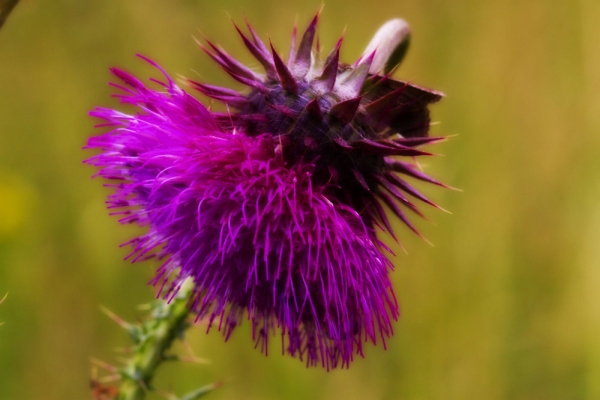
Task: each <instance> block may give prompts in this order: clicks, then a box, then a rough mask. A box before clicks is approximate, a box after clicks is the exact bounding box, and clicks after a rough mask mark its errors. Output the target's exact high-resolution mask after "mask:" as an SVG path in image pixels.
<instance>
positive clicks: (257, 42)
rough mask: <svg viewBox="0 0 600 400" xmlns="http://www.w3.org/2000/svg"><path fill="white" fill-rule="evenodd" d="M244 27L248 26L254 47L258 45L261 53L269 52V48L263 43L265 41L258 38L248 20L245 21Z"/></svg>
mask: <svg viewBox="0 0 600 400" xmlns="http://www.w3.org/2000/svg"><path fill="white" fill-rule="evenodd" d="M246 27H247V28H248V32H250V35H251V36H252V40H253V41H254V44H255V45H256V47H258V48H259V49H260V51H261V52H262V53H263V54H269V49H268V48H267V46H266V45H265V42H263V41H262V40H261V39H260V37H259V36H258V34H257V33H256V31H255V30H254V29H253V28H252V25H250V23H249V22H248V21H246Z"/></svg>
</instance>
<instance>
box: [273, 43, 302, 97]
mask: <svg viewBox="0 0 600 400" xmlns="http://www.w3.org/2000/svg"><path fill="white" fill-rule="evenodd" d="M271 52H272V53H273V63H274V64H275V69H276V70H277V75H279V80H280V81H281V86H282V87H283V88H284V89H285V90H287V91H288V92H290V93H292V94H294V95H298V82H296V78H294V76H293V75H292V73H291V72H290V70H289V69H288V67H286V66H285V64H284V63H283V61H282V60H281V57H279V55H278V54H277V52H276V51H275V48H274V47H273V43H271Z"/></svg>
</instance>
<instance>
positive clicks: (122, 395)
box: [118, 279, 194, 400]
mask: <svg viewBox="0 0 600 400" xmlns="http://www.w3.org/2000/svg"><path fill="white" fill-rule="evenodd" d="M193 286H194V285H193V282H192V281H191V280H189V279H188V280H187V281H185V282H184V283H183V285H182V286H181V288H180V289H179V292H178V293H177V294H176V295H175V297H174V298H173V299H172V300H171V302H170V303H168V302H166V301H162V300H161V301H157V302H156V304H155V305H153V307H152V317H151V319H150V320H148V321H147V322H145V323H143V324H142V325H141V326H133V325H130V327H129V329H128V331H129V334H130V335H131V337H132V339H133V340H134V342H135V343H136V345H135V347H134V349H133V355H132V356H131V359H130V360H129V362H128V363H127V364H126V366H125V368H123V370H122V371H121V376H122V380H121V386H120V388H119V397H118V399H119V400H142V399H144V398H145V396H146V392H148V391H149V390H150V389H151V381H152V377H153V376H154V373H155V372H156V369H157V368H158V366H159V365H160V364H161V363H162V362H163V361H165V360H167V359H168V356H167V355H166V354H165V353H166V351H167V350H168V349H169V348H170V347H171V345H172V344H173V342H174V341H175V340H176V339H181V338H182V337H183V333H184V331H185V330H186V329H187V328H188V327H189V324H188V323H187V322H186V318H187V316H188V314H189V306H188V301H189V298H190V295H191V293H192V290H193Z"/></svg>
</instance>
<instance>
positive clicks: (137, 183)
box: [87, 16, 443, 369]
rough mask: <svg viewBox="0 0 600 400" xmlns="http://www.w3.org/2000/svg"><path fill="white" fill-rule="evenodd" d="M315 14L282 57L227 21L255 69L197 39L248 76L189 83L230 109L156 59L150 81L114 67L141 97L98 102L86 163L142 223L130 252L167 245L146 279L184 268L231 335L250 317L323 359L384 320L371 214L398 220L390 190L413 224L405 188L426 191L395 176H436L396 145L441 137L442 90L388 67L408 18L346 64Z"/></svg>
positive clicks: (379, 253) (387, 290)
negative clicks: (221, 83) (322, 36)
mask: <svg viewBox="0 0 600 400" xmlns="http://www.w3.org/2000/svg"><path fill="white" fill-rule="evenodd" d="M317 19H318V16H317V17H315V18H314V19H313V20H312V22H311V23H310V25H309V26H308V28H307V29H306V31H305V32H304V34H303V35H302V38H301V39H300V40H299V41H298V42H297V41H296V37H295V34H294V37H293V39H292V46H291V50H290V55H289V57H288V59H287V61H284V60H283V58H282V57H281V56H280V55H279V54H278V53H277V52H276V51H275V50H274V48H273V46H272V45H269V46H267V44H265V43H264V42H263V41H261V40H260V39H259V37H258V35H257V34H256V33H255V31H254V30H253V29H252V28H251V27H250V26H249V25H248V33H247V34H245V33H243V32H242V30H241V29H239V28H238V27H237V26H236V30H237V31H238V33H239V35H240V36H241V39H242V41H243V43H244V44H245V46H246V47H247V48H248V50H249V51H250V53H251V54H252V55H253V56H254V57H255V58H256V59H257V60H258V61H259V63H260V64H261V65H262V67H263V69H264V72H263V73H262V74H261V73H258V72H256V71H254V70H252V69H250V68H248V67H246V66H244V65H243V64H241V63H240V62H238V61H237V60H235V59H234V58H233V57H231V56H230V55H229V54H227V53H226V52H225V51H224V50H223V49H221V48H220V47H218V46H216V45H214V44H213V43H212V42H210V41H206V44H205V45H203V44H201V47H202V48H203V49H204V51H206V53H207V54H208V55H209V56H210V57H211V58H212V59H213V60H214V61H216V62H217V63H218V64H219V65H220V66H221V67H222V69H223V70H224V71H226V72H227V73H228V74H229V75H231V77H233V78H234V79H235V80H237V81H239V82H241V83H242V84H244V85H246V86H247V87H248V92H247V93H241V92H237V91H234V90H231V89H227V88H222V87H217V86H212V85H208V84H205V83H200V82H196V81H192V80H190V81H189V82H188V83H189V85H190V87H192V88H193V89H196V90H198V91H200V92H201V93H202V94H204V95H206V96H208V97H210V98H212V99H214V100H217V101H219V102H222V103H224V104H225V105H226V109H227V112H224V113H219V112H214V111H210V110H209V109H207V108H206V107H205V106H204V105H203V104H202V103H201V102H199V101H198V100H197V99H196V98H194V97H193V96H191V95H190V94H189V93H188V92H186V91H184V90H183V89H181V88H179V87H178V86H177V85H176V84H175V83H174V82H173V81H172V80H171V78H169V76H168V75H167V74H166V73H164V72H163V74H164V79H163V80H162V81H158V80H154V83H155V84H159V88H158V89H156V88H152V87H149V86H146V85H145V84H143V83H142V82H141V81H139V80H138V79H136V78H135V77H133V76H131V75H130V74H128V73H126V72H123V71H121V70H119V69H112V73H113V74H114V75H115V76H116V77H117V78H119V79H120V80H121V81H123V83H124V86H117V87H118V88H119V90H120V91H121V93H120V94H119V95H118V97H119V99H120V100H121V102H123V103H127V104H132V105H134V106H136V107H137V108H138V112H137V113H136V114H135V115H130V114H125V113H122V112H119V111H116V110H112V109H96V110H94V111H93V112H92V113H91V114H92V115H94V116H96V117H99V118H101V119H103V120H104V121H105V122H106V123H105V124H103V125H104V126H105V125H109V126H111V127H112V130H110V131H109V132H107V133H105V134H103V135H100V136H97V137H93V138H91V139H90V140H89V142H88V147H90V148H98V149H100V150H101V152H100V154H99V155H97V156H95V157H92V158H90V159H89V160H87V162H88V163H90V164H92V165H95V166H98V167H100V172H99V175H101V176H103V177H104V178H106V179H108V180H110V181H111V184H110V185H111V186H113V187H114V189H115V191H114V193H113V194H112V195H110V196H109V199H108V206H109V208H110V209H115V210H116V212H115V213H116V214H119V215H121V220H120V221H121V222H122V223H132V222H135V223H137V224H140V225H144V226H147V227H148V231H147V233H146V234H144V235H142V236H140V237H138V238H136V239H134V240H133V241H131V244H132V245H133V247H134V251H133V252H132V254H131V255H130V257H131V258H132V260H133V261H139V260H142V259H146V258H151V257H156V258H159V259H161V260H163V263H162V265H161V267H160V268H159V270H158V273H157V275H156V277H155V279H154V280H153V283H155V284H159V285H161V287H164V285H165V284H167V282H170V286H168V287H169V288H170V289H169V290H170V292H171V293H173V292H176V290H177V287H178V284H180V282H182V281H183V279H185V278H187V277H192V278H193V279H194V282H195V285H196V291H195V297H194V301H193V308H194V310H195V311H196V312H197V314H198V317H208V318H209V321H210V324H211V325H213V324H217V325H218V327H219V329H220V330H222V331H223V332H224V335H225V337H226V338H227V337H229V335H230V334H231V332H232V331H233V330H234V328H235V327H236V326H237V325H239V324H240V323H241V322H242V321H243V320H244V319H248V320H250V321H251V324H252V328H253V337H254V339H255V341H256V344H257V346H260V347H261V348H262V350H263V351H264V352H265V353H266V352H267V350H268V339H269V337H270V336H272V335H273V334H280V335H281V336H282V346H283V350H284V351H286V352H288V353H289V354H291V355H292V356H298V357H299V358H301V359H304V360H305V362H306V363H307V365H316V364H321V365H322V366H324V367H325V368H327V369H330V368H335V367H338V366H348V365H349V363H350V362H351V361H352V359H353V357H354V355H355V354H359V355H362V354H363V344H364V343H365V342H368V341H371V342H373V343H375V342H376V341H377V340H378V339H381V340H382V341H385V339H386V338H387V337H389V336H390V335H391V334H392V332H393V329H392V324H391V321H392V320H394V319H396V318H397V316H398V305H397V302H396V299H395V296H394V293H393V290H392V286H391V284H390V280H389V277H388V271H389V270H390V269H391V267H392V265H391V263H390V261H389V260H388V259H387V258H386V256H385V254H384V253H386V252H389V249H387V248H386V247H385V246H384V245H383V244H382V243H381V242H380V241H379V240H378V238H377V236H376V227H379V228H381V229H382V230H383V231H388V232H389V233H391V234H392V235H394V233H393V232H392V228H391V224H390V222H389V219H388V217H387V215H386V213H385V211H384V208H383V206H382V205H386V206H387V207H388V208H389V209H390V210H391V212H392V213H393V214H394V215H396V216H397V217H398V218H400V219H401V220H402V221H403V222H404V223H405V224H406V225H407V226H408V227H409V228H410V229H412V230H413V231H415V232H416V229H415V228H414V226H413V225H412V223H411V222H410V221H409V219H408V218H407V216H406V214H405V210H406V209H409V210H411V211H413V212H416V213H417V214H420V211H419V209H418V208H417V206H416V205H415V204H414V199H416V200H419V201H422V202H425V203H428V204H430V205H434V204H433V203H432V202H431V201H430V200H428V199H427V198H426V197H424V196H423V195H422V194H421V193H419V192H418V191H417V190H416V189H414V188H413V187H412V186H411V185H410V184H409V183H408V182H407V181H406V179H405V178H404V177H405V176H410V177H412V178H416V179H418V180H423V181H427V182H431V183H434V184H437V185H442V184H441V183H439V182H437V181H435V180H433V179H431V178H429V177H428V176H426V175H425V174H423V173H422V172H420V171H419V170H418V169H417V168H415V166H413V165H412V164H411V163H410V162H408V161H406V159H403V158H402V157H416V156H421V155H428V154H429V153H427V152H424V151H422V150H420V149H419V147H420V146H422V145H424V144H428V143H431V142H435V141H437V140H440V138H431V137H428V136H427V132H428V128H429V112H428V110H427V106H428V104H430V103H432V102H435V101H437V100H439V99H440V97H441V96H442V94H441V93H439V92H436V91H432V90H428V89H423V88H420V87H417V86H415V85H412V84H409V83H407V82H402V81H397V80H393V79H392V78H391V77H390V76H389V74H387V73H385V72H383V71H387V72H389V71H390V70H391V69H392V68H393V65H391V64H390V62H391V63H392V64H394V63H395V62H396V61H399V60H400V59H401V57H402V55H403V52H405V51H406V41H405V40H404V39H405V38H406V37H407V27H406V24H405V23H404V22H403V21H400V20H395V21H396V22H392V23H388V24H387V25H385V26H384V28H385V29H387V30H390V29H391V31H392V32H396V34H395V35H392V36H393V37H391V38H390V40H394V38H396V39H397V38H398V35H403V36H402V38H404V39H403V40H399V41H398V43H396V44H395V45H392V46H389V43H387V42H386V40H385V38H384V39H383V40H382V38H381V36H382V35H381V34H379V38H378V36H377V35H376V37H375V38H374V42H375V45H373V44H372V45H371V46H370V47H369V48H371V47H375V48H374V49H373V50H372V51H371V50H369V51H368V52H367V54H365V55H364V56H363V57H361V58H360V59H359V60H358V61H357V62H355V63H354V64H352V65H346V64H342V63H341V62H340V60H339V55H340V46H341V42H342V41H341V39H340V41H338V43H337V44H336V46H335V47H334V49H333V50H332V51H331V52H330V53H329V55H327V56H326V57H325V58H324V59H321V58H320V57H319V54H318V53H319V50H318V49H315V46H314V44H313V43H314V41H315V32H316V25H317ZM398 21H400V22H398ZM383 36H384V37H385V35H383ZM377 44H381V46H377ZM386 44H387V45H388V48H385V45H386ZM378 49H382V53H380V54H384V55H383V56H381V55H380V56H379V57H378V55H377V54H378V53H377V51H378ZM146 60H147V61H148V62H149V63H151V64H152V65H154V66H155V67H156V68H158V69H160V67H158V65H156V64H155V63H154V62H152V61H150V60H148V59H146ZM390 60H392V61H390ZM393 60H396V61H393ZM380 70H383V71H380ZM161 71H162V70H161ZM380 73H384V74H383V75H382V74H380ZM442 186H443V185H442ZM434 206H435V205H434ZM171 276H174V278H170V277H171Z"/></svg>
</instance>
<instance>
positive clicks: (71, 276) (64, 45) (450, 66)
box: [0, 0, 600, 400]
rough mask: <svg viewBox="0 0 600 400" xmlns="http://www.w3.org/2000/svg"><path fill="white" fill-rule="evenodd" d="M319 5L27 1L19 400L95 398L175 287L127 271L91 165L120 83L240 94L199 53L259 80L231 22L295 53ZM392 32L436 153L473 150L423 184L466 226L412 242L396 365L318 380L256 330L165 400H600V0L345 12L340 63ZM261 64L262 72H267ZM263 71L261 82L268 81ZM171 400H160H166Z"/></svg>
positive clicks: (22, 31)
mask: <svg viewBox="0 0 600 400" xmlns="http://www.w3.org/2000/svg"><path fill="white" fill-rule="evenodd" d="M320 4H321V0H293V1H288V2H285V3H284V2H282V1H274V0H252V1H250V0H240V1H233V0H226V1H219V2H216V1H215V2H209V1H201V0H172V1H165V0H163V1H159V0H144V1H141V0H137V1H135V0H130V1H121V0H86V1H81V0H55V1H42V0H21V2H20V3H19V5H18V6H17V7H16V8H15V10H14V12H13V14H12V15H11V16H10V18H9V19H8V21H7V23H6V24H5V26H4V27H3V28H2V30H0V298H1V297H2V296H3V295H4V293H6V292H9V295H8V298H7V299H6V301H5V302H4V303H3V304H1V305H0V321H4V322H5V324H4V325H3V326H2V327H0V399H3V400H4V399H6V400H13V399H14V400H38V399H39V400H71V399H74V400H77V399H87V398H91V394H90V392H89V381H90V377H91V365H90V361H89V358H90V357H96V358H99V359H102V360H105V361H107V362H114V363H116V362H117V361H116V360H117V359H118V357H119V356H120V355H119V353H117V352H115V348H117V347H123V346H126V345H127V343H128V342H127V337H126V334H125V332H123V331H122V330H121V329H120V328H118V327H117V326H116V325H115V324H114V323H112V322H111V321H110V320H109V319H108V318H106V317H105V316H104V315H103V314H102V313H101V312H100V311H99V305H105V306H107V307H108V308H110V309H111V310H112V311H114V312H116V313H117V314H119V315H121V316H123V317H125V318H129V319H135V318H136V316H139V315H142V314H141V313H140V312H139V311H137V310H136V306H137V305H139V304H142V303H146V302H148V301H149V300H150V299H152V298H153V296H154V291H153V289H152V288H151V287H148V286H147V285H146V283H147V282H148V281H149V280H150V278H151V277H152V274H153V271H154V269H155V268H156V267H157V265H155V264H152V262H148V263H144V264H139V265H133V266H132V265H131V264H129V263H128V262H125V261H122V259H123V257H124V256H126V255H127V253H128V250H127V249H126V248H119V247H118V246H119V244H120V243H122V242H124V241H126V240H128V239H130V238H131V237H133V236H134V235H135V234H136V233H139V232H141V231H139V230H138V229H137V228H135V227H121V226H119V225H118V223H117V222H116V219H115V218H111V217H108V215H107V211H106V210H105V209H104V199H105V196H106V194H107V193H108V190H107V189H106V188H102V186H101V181H100V180H99V179H97V180H91V179H90V175H92V174H93V173H94V172H95V171H94V170H93V169H92V168H91V167H89V166H85V165H83V164H82V163H81V162H82V160H83V159H84V158H86V157H89V156H91V153H90V152H85V151H82V150H81V147H82V146H83V145H84V144H85V143H86V140H87V138H88V137H89V136H90V135H92V134H95V133H99V131H98V132H95V131H94V129H93V125H94V123H95V121H94V120H93V119H92V118H91V117H89V116H87V112H88V111H89V110H90V109H91V108H93V107H95V106H108V107H119V106H118V105H117V101H116V100H115V99H111V98H110V95H111V93H113V90H111V89H110V88H109V87H108V85H107V82H108V81H109V80H110V79H111V78H110V76H109V74H108V68H109V67H111V66H120V67H123V68H125V69H127V70H129V71H132V72H134V73H135V74H136V75H137V76H138V77H140V78H144V79H145V78H146V77H150V76H156V72H155V71H153V70H152V69H151V68H149V67H148V66H147V65H146V64H145V63H144V62H142V61H140V60H139V59H137V58H136V57H134V54H135V53H141V54H143V55H146V56H148V57H150V58H152V59H153V60H155V61H157V62H158V63H160V64H161V65H162V66H163V67H164V68H165V69H166V70H167V71H169V72H170V73H171V74H172V75H175V76H176V74H182V75H185V76H188V77H191V78H193V79H199V80H202V81H205V82H210V83H213V84H220V85H225V86H230V87H235V88H239V85H237V84H235V83H234V82H232V81H231V80H230V79H229V78H228V77H227V76H226V74H225V73H223V72H221V71H219V69H218V68H217V67H216V66H215V65H214V64H213V63H212V62H211V61H210V60H209V59H208V57H207V56H206V55H204V54H202V52H201V51H200V50H199V49H198V48H197V46H196V44H195V43H194V40H193V39H192V36H197V37H200V36H201V34H200V33H199V32H198V31H199V30H200V31H201V32H202V33H203V34H205V35H207V36H208V37H210V38H211V39H212V40H214V41H216V42H217V43H219V44H221V45H223V47H225V48H226V49H227V50H228V52H229V53H230V54H233V55H235V56H238V57H239V58H240V59H241V60H243V61H244V62H248V63H252V58H251V56H250V55H248V54H247V52H246V51H245V50H244V49H243V48H242V44H241V41H240V40H239V38H238V37H237V36H236V34H235V32H234V29H233V26H232V24H231V23H230V18H232V19H233V20H234V21H236V22H240V23H243V20H244V17H247V18H248V20H249V21H250V22H251V23H252V24H253V26H254V27H255V29H256V30H257V31H258V32H259V34H260V35H261V36H262V37H263V38H267V37H270V38H271V39H272V41H273V43H274V45H275V47H276V48H277V49H279V50H280V52H281V53H285V52H286V51H287V48H288V45H289V40H290V34H291V30H292V25H293V23H294V20H295V18H296V17H297V18H298V22H299V27H300V29H303V28H304V27H305V26H306V25H307V24H308V22H309V20H310V18H311V17H312V15H314V13H315V12H316V11H317V10H318V8H319V6H320ZM392 17H402V18H404V19H406V20H407V21H408V22H409V23H410V24H411V27H412V31H413V40H412V44H411V49H410V50H409V53H408V56H407V58H406V60H405V61H404V63H403V65H402V66H401V68H400V69H399V70H398V71H397V72H396V74H395V76H396V77H397V78H400V79H407V80H410V81H411V82H413V83H416V84H420V85H423V86H427V87H432V88H435V89H438V90H441V91H444V92H445V93H447V98H445V99H444V100H443V101H442V102H441V103H439V104H436V105H434V106H433V107H432V111H433V114H432V115H433V119H434V120H435V121H440V122H441V123H440V124H439V125H435V126H434V127H433V134H434V135H457V136H455V137H453V138H452V139H450V140H449V141H448V142H446V143H443V144H441V145H436V146H435V147H430V149H431V151H433V152H436V153H443V154H444V156H443V157H434V158H429V159H427V163H426V164H424V165H423V167H424V168H425V169H426V171H427V172H428V173H429V174H430V175H432V176H434V177H435V178H437V179H439V180H442V181H443V182H446V183H448V184H450V185H452V186H455V187H459V188H461V189H462V190H463V192H452V191H447V190H443V189H441V188H436V187H427V186H423V187H422V190H423V191H424V192H426V193H427V194H428V195H429V196H430V197H431V198H432V199H434V200H435V201H436V202H437V203H438V204H440V205H441V206H443V207H444V208H446V209H448V210H450V211H452V213H453V214H452V215H448V214H444V213H441V212H439V211H437V210H435V209H430V210H427V211H428V212H427V216H428V218H429V220H430V222H427V221H418V222H417V224H418V226H419V228H420V230H421V231H422V232H423V233H424V234H425V236H427V238H428V239H429V240H430V241H431V242H433V243H434V245H435V246H434V247H430V246H429V245H427V244H426V243H425V242H423V241H421V240H419V239H418V238H416V237H415V236H414V235H411V234H410V233H409V232H408V231H407V230H406V229H403V228H399V229H400V230H401V231H402V234H401V235H400V240H401V241H402V243H403V245H404V247H405V248H406V249H407V253H403V252H402V251H398V252H397V254H398V255H397V257H396V258H395V259H394V264H395V265H396V270H395V271H394V272H393V273H392V279H393V281H394V285H395V288H396V293H397V296H398V299H399V301H400V303H401V306H402V316H401V318H400V320H399V321H398V323H396V324H395V327H396V332H395V336H394V337H393V338H392V340H390V341H389V343H388V349H387V351H384V350H383V348H382V347H381V346H377V347H373V346H369V348H368V350H367V354H366V357H365V358H364V359H361V358H359V359H358V360H356V361H355V362H354V363H353V364H352V366H351V368H350V369H349V370H336V371H333V372H330V373H326V372H325V371H323V370H321V369H306V368H305V367H304V365H303V364H302V363H301V362H300V361H298V360H295V359H291V358H289V357H283V356H281V355H280V354H279V349H280V343H277V340H274V341H273V343H272V347H271V352H270V355H269V356H268V357H265V356H263V355H262V354H260V352H259V351H257V350H254V349H253V343H252V340H251V339H250V332H249V329H248V328H249V326H248V325H249V324H245V326H243V327H242V328H240V329H238V330H237V332H236V333H235V334H234V335H233V337H232V338H231V340H230V341H229V342H228V343H224V342H223V338H222V336H221V334H220V333H219V332H217V331H216V330H214V331H211V332H210V334H208V335H206V334H205V330H206V327H205V326H198V327H195V328H193V329H191V330H190V331H189V334H188V340H189V343H190V345H191V346H192V348H193V349H194V351H195V353H196V354H197V355H198V356H201V357H203V358H208V359H210V360H211V361H212V363H211V364H210V365H203V366H198V365H191V364H190V365H184V364H181V363H174V364H167V365H166V366H164V367H163V368H162V369H161V370H160V371H159V375H158V377H157V379H156V385H157V386H159V387H161V388H163V389H165V390H176V391H177V392H178V393H184V392H185V391H186V390H190V389H192V388H195V387H198V386H202V385H203V384H205V383H209V382H213V381H217V380H225V381H226V382H225V385H224V386H223V387H221V388H219V389H218V390H217V391H216V392H214V393H212V394H211V395H210V396H209V397H208V398H210V399H214V400H219V399H298V400H300V399H347V400H354V399H361V400H364V399H367V400H371V399H373V400H378V399H391V400H395V399H402V400H404V399H406V400H410V399H415V400H420V399H458V400H462V399H556V400H563V399H599V398H600V268H599V267H600V157H599V156H600V23H599V21H600V3H599V2H597V1H594V0H556V1H552V2H550V1H546V0H525V1H523V0H485V1H474V0H457V1H452V2H448V1H444V0H426V1H422V0H404V1H395V2H391V1H390V2H386V1H377V0H372V1H357V0H345V1H342V0H328V1H326V2H325V9H324V11H323V13H322V18H321V23H320V27H319V31H320V38H321V45H322V47H323V48H324V49H326V50H328V49H329V48H330V47H331V46H333V45H334V44H335V41H336V40H337V38H338V37H339V35H340V34H341V33H342V32H343V31H344V28H346V34H345V40H344V45H343V47H342V59H343V60H344V61H346V62H350V61H354V60H355V59H356V58H357V57H358V56H359V55H360V54H361V52H362V50H363V48H364V46H366V44H367V43H368V41H369V39H370V37H371V35H372V34H373V33H374V32H375V31H376V29H377V28H378V27H379V26H380V25H381V24H382V23H384V22H385V21H387V20H388V19H390V18H392ZM255 64H256V62H254V63H253V64H251V65H253V66H256V65H255ZM256 67H258V66H256ZM158 398H160V397H158V396H155V397H152V396H150V397H149V399H158Z"/></svg>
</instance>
